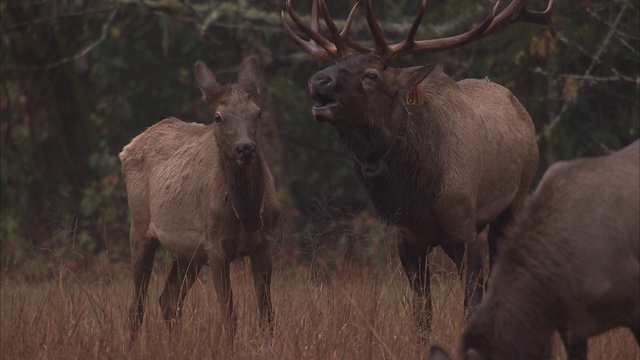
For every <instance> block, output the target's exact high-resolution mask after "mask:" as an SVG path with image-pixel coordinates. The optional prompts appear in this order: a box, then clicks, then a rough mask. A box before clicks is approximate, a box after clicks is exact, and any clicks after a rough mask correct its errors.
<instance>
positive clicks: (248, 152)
mask: <svg viewBox="0 0 640 360" xmlns="http://www.w3.org/2000/svg"><path fill="white" fill-rule="evenodd" d="M235 151H236V156H237V159H238V163H239V164H240V165H246V164H250V163H251V162H253V160H255V158H256V153H257V152H258V150H257V147H256V143H254V142H253V141H248V142H244V143H239V144H237V145H236V148H235Z"/></svg>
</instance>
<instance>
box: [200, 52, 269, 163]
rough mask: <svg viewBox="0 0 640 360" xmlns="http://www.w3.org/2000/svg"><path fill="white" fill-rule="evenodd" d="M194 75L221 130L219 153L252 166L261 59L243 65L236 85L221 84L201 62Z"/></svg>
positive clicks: (253, 58)
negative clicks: (259, 63) (259, 61)
mask: <svg viewBox="0 0 640 360" xmlns="http://www.w3.org/2000/svg"><path fill="white" fill-rule="evenodd" d="M195 74H196V83H197V84H198V87H199V88H200V90H201V91H202V98H203V99H204V101H205V102H206V103H207V105H209V107H210V108H211V111H212V113H213V122H214V124H215V126H218V127H219V129H220V131H217V132H216V142H217V143H218V147H219V149H220V152H221V153H222V154H223V155H224V156H225V157H227V158H230V159H234V160H235V161H236V162H237V164H238V165H240V166H245V165H248V164H251V163H252V162H253V161H254V160H255V158H256V156H257V154H258V148H257V145H256V132H257V120H258V119H259V118H260V116H261V114H262V111H261V110H260V107H258V105H257V102H258V100H259V84H258V59H257V58H256V57H254V56H249V57H247V58H246V59H245V60H244V61H243V62H242V64H241V65H240V71H239V72H238V83H237V84H228V85H220V84H218V82H217V81H216V78H215V76H214V74H213V72H211V70H210V69H209V68H208V67H207V65H205V64H204V63H203V62H201V61H198V62H196V64H195Z"/></svg>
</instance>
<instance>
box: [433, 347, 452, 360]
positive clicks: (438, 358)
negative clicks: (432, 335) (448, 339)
mask: <svg viewBox="0 0 640 360" xmlns="http://www.w3.org/2000/svg"><path fill="white" fill-rule="evenodd" d="M429 360H451V357H450V356H449V354H448V353H447V351H446V350H445V349H443V348H441V347H440V346H438V345H432V346H431V349H430V350H429Z"/></svg>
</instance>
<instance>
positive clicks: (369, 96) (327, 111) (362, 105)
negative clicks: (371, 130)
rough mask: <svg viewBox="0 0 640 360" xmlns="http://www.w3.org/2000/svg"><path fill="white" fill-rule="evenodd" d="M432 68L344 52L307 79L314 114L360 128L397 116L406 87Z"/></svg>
mask: <svg viewBox="0 0 640 360" xmlns="http://www.w3.org/2000/svg"><path fill="white" fill-rule="evenodd" d="M432 69H433V65H427V66H419V67H413V68H406V69H398V68H391V67H388V66H387V65H386V64H385V63H384V62H383V61H382V60H381V59H380V58H379V57H377V56H375V55H371V54H367V55H350V56H347V57H346V58H345V59H344V60H342V61H341V62H339V63H338V64H336V65H334V66H330V67H328V68H326V69H324V70H322V71H319V72H318V73H316V74H315V75H313V76H312V77H311V79H309V93H310V95H311V97H312V98H313V99H314V100H315V101H316V104H315V106H314V107H313V110H312V111H313V116H314V117H315V119H316V121H319V122H322V121H326V122H329V123H331V124H332V125H334V126H336V127H343V126H351V127H360V128H362V127H367V126H371V125H375V124H376V122H377V121H376V120H389V119H397V116H402V112H403V111H404V109H403V108H401V107H404V100H403V95H404V94H405V93H406V90H407V89H409V88H410V87H412V86H414V85H416V84H418V83H420V82H421V81H422V80H423V79H424V78H425V77H426V76H427V75H428V74H429V72H430V71H431V70H432ZM396 113H397V114H396ZM386 122H389V121H386ZM381 125H384V124H381Z"/></svg>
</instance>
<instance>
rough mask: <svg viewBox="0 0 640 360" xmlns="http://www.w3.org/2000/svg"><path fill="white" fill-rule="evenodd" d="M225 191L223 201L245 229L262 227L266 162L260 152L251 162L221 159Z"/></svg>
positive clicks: (254, 229) (251, 229)
mask: <svg viewBox="0 0 640 360" xmlns="http://www.w3.org/2000/svg"><path fill="white" fill-rule="evenodd" d="M221 160H222V167H221V168H222V171H223V173H224V178H225V183H226V184H227V189H228V190H227V192H226V194H225V201H226V202H228V204H229V206H230V207H231V209H232V210H233V213H234V215H235V216H236V218H238V220H239V221H240V223H241V225H242V228H243V229H244V230H245V231H256V230H260V229H261V228H262V225H263V222H262V213H263V211H264V202H265V194H266V193H265V188H266V186H265V184H266V175H265V168H266V164H265V163H264V161H263V160H262V156H261V154H260V152H258V154H257V155H256V158H255V160H254V161H253V162H252V163H251V164H247V165H238V164H237V163H236V161H235V159H221Z"/></svg>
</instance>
